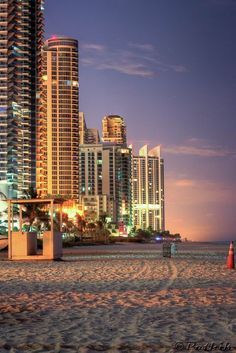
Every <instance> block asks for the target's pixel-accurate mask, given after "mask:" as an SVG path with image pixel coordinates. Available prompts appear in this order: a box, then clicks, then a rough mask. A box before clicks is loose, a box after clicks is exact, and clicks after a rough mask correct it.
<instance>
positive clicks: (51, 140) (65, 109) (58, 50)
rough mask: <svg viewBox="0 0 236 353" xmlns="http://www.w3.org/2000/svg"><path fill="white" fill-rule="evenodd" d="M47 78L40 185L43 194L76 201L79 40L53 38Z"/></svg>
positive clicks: (47, 57) (46, 62)
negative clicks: (67, 197) (66, 197)
mask: <svg viewBox="0 0 236 353" xmlns="http://www.w3.org/2000/svg"><path fill="white" fill-rule="evenodd" d="M43 80H44V83H43V91H44V100H45V112H42V129H41V138H40V139H39V146H38V160H37V167H38V169H37V171H38V179H37V182H38V184H37V188H38V191H39V193H40V194H42V195H43V194H44V193H45V190H46V191H47V193H48V194H50V195H53V196H55V195H61V196H64V197H65V196H69V197H70V198H72V199H75V200H76V199H78V194H79V168H78V155H79V150H78V144H79V118H78V116H79V78H78V41H77V40H75V39H71V38H67V37H52V38H50V39H48V40H47V41H46V43H45V46H44V50H43ZM45 140H46V141H47V143H46V144H45ZM45 180H46V188H45V183H43V181H45Z"/></svg>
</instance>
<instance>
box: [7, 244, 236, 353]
mask: <svg viewBox="0 0 236 353" xmlns="http://www.w3.org/2000/svg"><path fill="white" fill-rule="evenodd" d="M227 251H228V245H220V244H218V245H216V244H203V243H202V244H201V243H192V244H191V243H190V244H181V245H179V251H178V254H177V255H176V256H175V257H174V258H172V259H168V258H163V257H162V251H161V246H160V245H157V244H148V245H145V244H144V245H142V244H122V245H113V246H100V247H99V246H96V247H83V248H78V249H66V250H65V252H64V257H63V260H64V261H61V262H48V261H45V262H10V261H0V289H1V292H0V352H1V353H9V352H10V353H26V352H27V353H28V352H37V353H42V352H50V353H70V352H71V353H72V352H79V353H95V352H112V353H118V352H124V353H128V352H132V353H135V352H137V353H148V352H150V353H151V352H152V353H162V352H177V351H178V350H177V349H175V344H176V343H177V342H184V343H187V342H196V343H198V344H201V345H203V344H207V343H209V344H210V343H215V344H216V345H219V344H220V343H221V342H224V343H225V344H226V343H229V344H230V345H231V347H236V303H235V302H236V270H228V269H226V266H225V263H226V255H227ZM4 256H6V254H5V255H4V254H2V255H1V259H2V260H4ZM178 347H179V348H181V345H179V346H176V348H178ZM179 351H180V350H179ZM185 351H187V350H184V349H182V352H185ZM189 351H197V350H189ZM198 351H199V350H198ZM202 351H203V350H202ZM213 351H214V352H220V351H222V350H220V348H219V349H215V350H213ZM231 352H236V349H235V348H232V350H231Z"/></svg>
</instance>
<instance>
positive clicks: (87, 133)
mask: <svg viewBox="0 0 236 353" xmlns="http://www.w3.org/2000/svg"><path fill="white" fill-rule="evenodd" d="M79 143H80V145H84V144H98V143H100V136H99V131H98V129H94V128H87V125H86V121H85V116H84V113H83V112H79Z"/></svg>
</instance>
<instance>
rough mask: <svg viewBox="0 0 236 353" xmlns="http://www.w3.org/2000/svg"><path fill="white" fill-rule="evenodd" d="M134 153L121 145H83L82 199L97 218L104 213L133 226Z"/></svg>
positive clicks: (81, 146) (81, 148) (81, 160)
mask: <svg viewBox="0 0 236 353" xmlns="http://www.w3.org/2000/svg"><path fill="white" fill-rule="evenodd" d="M131 163H132V150H131V149H130V148H127V147H123V146H122V145H118V144H109V143H104V144H102V143H100V144H97V145H95V144H91V145H80V152H79V167H80V198H81V203H82V204H83V206H84V210H86V211H88V209H89V208H90V209H91V210H92V211H93V212H95V218H98V217H99V215H100V214H101V213H102V212H103V213H105V214H107V215H108V216H110V217H111V218H112V220H113V221H114V222H116V223H118V222H123V223H124V224H126V225H130V224H131V223H132V202H131V201H132V194H131Z"/></svg>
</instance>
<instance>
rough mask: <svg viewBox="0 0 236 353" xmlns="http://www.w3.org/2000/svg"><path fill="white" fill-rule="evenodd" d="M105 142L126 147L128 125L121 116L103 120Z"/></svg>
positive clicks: (107, 117) (108, 117) (112, 116)
mask: <svg viewBox="0 0 236 353" xmlns="http://www.w3.org/2000/svg"><path fill="white" fill-rule="evenodd" d="M102 135H103V142H112V143H119V144H122V145H126V142H127V141H126V125H125V121H124V118H122V117H121V116H119V115H107V116H105V117H104V118H103V120H102Z"/></svg>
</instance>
